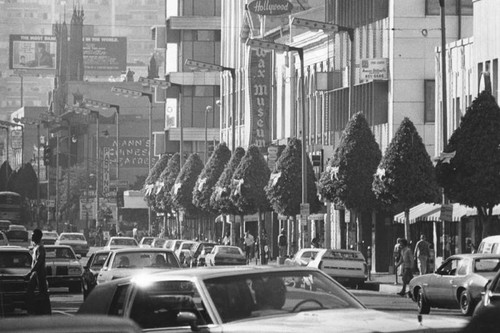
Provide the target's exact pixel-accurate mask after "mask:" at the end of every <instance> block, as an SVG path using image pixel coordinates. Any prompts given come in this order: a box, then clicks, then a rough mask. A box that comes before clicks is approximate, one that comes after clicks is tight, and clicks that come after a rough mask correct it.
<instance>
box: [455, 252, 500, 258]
mask: <svg viewBox="0 0 500 333" xmlns="http://www.w3.org/2000/svg"><path fill="white" fill-rule="evenodd" d="M457 258H472V259H478V258H500V254H492V253H462V254H454V255H452V256H450V257H449V259H457Z"/></svg>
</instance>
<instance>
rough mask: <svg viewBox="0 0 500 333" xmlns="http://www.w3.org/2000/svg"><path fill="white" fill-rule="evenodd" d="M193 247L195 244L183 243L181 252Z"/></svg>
mask: <svg viewBox="0 0 500 333" xmlns="http://www.w3.org/2000/svg"><path fill="white" fill-rule="evenodd" d="M191 246H193V243H182V247H181V250H189V249H190V248H191Z"/></svg>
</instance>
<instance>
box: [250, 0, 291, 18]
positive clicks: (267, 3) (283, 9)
mask: <svg viewBox="0 0 500 333" xmlns="http://www.w3.org/2000/svg"><path fill="white" fill-rule="evenodd" d="M292 9H293V5H292V4H291V3H290V2H288V1H287V0H255V1H252V2H250V3H249V4H248V10H249V11H251V12H252V13H254V14H257V15H269V16H278V15H284V14H290V13H291V12H292Z"/></svg>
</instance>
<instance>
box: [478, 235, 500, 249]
mask: <svg viewBox="0 0 500 333" xmlns="http://www.w3.org/2000/svg"><path fill="white" fill-rule="evenodd" d="M476 252H477V253H493V254H500V235H496V236H488V237H485V238H484V239H483V240H482V241H481V243H479V246H478V248H477V251H476Z"/></svg>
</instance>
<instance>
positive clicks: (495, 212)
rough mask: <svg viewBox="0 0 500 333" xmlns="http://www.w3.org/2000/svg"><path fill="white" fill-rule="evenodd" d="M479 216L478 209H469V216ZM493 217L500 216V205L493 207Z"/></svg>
mask: <svg viewBox="0 0 500 333" xmlns="http://www.w3.org/2000/svg"><path fill="white" fill-rule="evenodd" d="M475 215H478V213H477V209H476V208H471V207H468V208H467V216H475ZM493 215H500V205H496V206H495V207H493Z"/></svg>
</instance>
